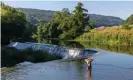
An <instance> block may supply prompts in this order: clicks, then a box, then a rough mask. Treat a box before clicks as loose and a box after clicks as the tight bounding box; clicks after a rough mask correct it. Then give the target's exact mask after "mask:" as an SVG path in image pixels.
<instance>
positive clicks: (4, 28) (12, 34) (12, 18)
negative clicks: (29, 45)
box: [1, 3, 27, 44]
mask: <svg viewBox="0 0 133 80" xmlns="http://www.w3.org/2000/svg"><path fill="white" fill-rule="evenodd" d="M1 12H2V13H1V36H2V44H8V43H9V41H10V40H18V39H20V38H22V36H23V33H24V30H25V27H26V24H27V21H26V17H25V15H24V13H23V12H21V11H20V10H16V9H14V8H12V7H10V6H7V5H5V4H4V3H2V4H1Z"/></svg>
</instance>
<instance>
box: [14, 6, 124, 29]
mask: <svg viewBox="0 0 133 80" xmlns="http://www.w3.org/2000/svg"><path fill="white" fill-rule="evenodd" d="M16 9H20V10H22V11H23V12H24V13H25V14H26V17H27V20H28V21H29V22H31V23H32V24H35V25H39V21H40V20H43V21H45V22H49V21H50V20H51V19H52V18H53V17H54V16H55V14H56V12H58V11H50V10H39V9H30V8H16ZM88 15H89V17H90V23H92V24H94V25H95V26H96V27H99V26H118V25H121V24H123V22H124V20H122V19H120V18H119V17H113V16H104V15H97V14H88Z"/></svg>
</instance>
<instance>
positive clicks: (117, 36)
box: [75, 26, 133, 45]
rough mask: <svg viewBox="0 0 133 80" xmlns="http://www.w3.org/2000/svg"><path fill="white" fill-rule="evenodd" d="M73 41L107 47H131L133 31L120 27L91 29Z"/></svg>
mask: <svg viewBox="0 0 133 80" xmlns="http://www.w3.org/2000/svg"><path fill="white" fill-rule="evenodd" d="M75 40H76V41H89V42H92V43H98V44H109V45H118V44H121V45H131V44H133V29H130V30H127V29H123V28H122V27H121V26H113V27H106V28H105V29H104V30H97V29H92V30H91V31H90V32H86V33H84V34H83V35H81V36H79V37H78V38H76V39H75Z"/></svg>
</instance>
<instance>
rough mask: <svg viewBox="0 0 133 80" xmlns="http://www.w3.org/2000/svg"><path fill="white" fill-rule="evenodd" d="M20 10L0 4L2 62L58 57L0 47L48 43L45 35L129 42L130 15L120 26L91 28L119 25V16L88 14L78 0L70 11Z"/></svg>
mask: <svg viewBox="0 0 133 80" xmlns="http://www.w3.org/2000/svg"><path fill="white" fill-rule="evenodd" d="M24 10H25V9H24ZM24 10H23V9H22V11H24ZM22 11H21V10H18V9H15V8H12V7H10V6H7V5H5V4H3V3H2V4H1V43H2V66H12V65H14V64H16V63H19V62H23V61H31V62H41V61H48V60H53V59H58V58H60V57H58V56H56V55H49V54H48V53H47V52H42V51H33V50H32V49H27V50H24V51H19V50H16V49H15V48H9V47H3V45H7V44H8V43H9V42H10V41H19V42H26V41H30V42H32V41H36V42H42V43H50V42H51V41H50V40H48V39H59V40H60V39H61V40H75V38H76V40H80V41H89V42H91V43H96V44H101V43H104V44H111V45H117V44H124V45H130V44H133V28H132V27H133V23H132V21H133V20H132V19H133V18H132V15H131V16H130V17H129V18H128V19H127V20H126V22H125V24H124V25H122V27H120V26H119V27H107V28H105V29H104V30H97V29H96V28H95V27H97V26H101V25H102V26H103V25H108V26H111V25H120V24H122V23H123V20H121V19H120V18H116V17H111V16H105V17H104V16H100V15H94V14H93V15H88V13H87V12H88V10H86V9H84V8H83V4H82V3H80V2H79V3H78V5H77V6H76V7H75V9H74V11H73V12H72V13H70V12H69V10H68V9H67V8H63V9H62V11H58V12H53V11H49V12H47V11H44V10H36V9H31V11H29V9H26V10H25V11H24V13H25V14H26V15H25V14H24V13H23V12H22ZM28 11H29V12H28ZM46 12H47V13H46ZM43 13H44V14H43ZM48 15H49V16H48ZM26 16H27V17H26ZM42 16H44V17H45V18H44V17H42ZM30 22H31V23H30ZM32 23H34V25H33V24H32ZM36 26H38V27H36ZM93 28H95V29H93ZM61 44H64V43H61ZM68 45H69V44H68ZM22 54H23V55H22Z"/></svg>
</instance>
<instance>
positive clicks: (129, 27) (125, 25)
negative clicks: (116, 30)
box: [122, 24, 132, 30]
mask: <svg viewBox="0 0 133 80" xmlns="http://www.w3.org/2000/svg"><path fill="white" fill-rule="evenodd" d="M122 27H123V29H128V30H130V29H131V28H132V27H131V26H129V24H123V25H122Z"/></svg>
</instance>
